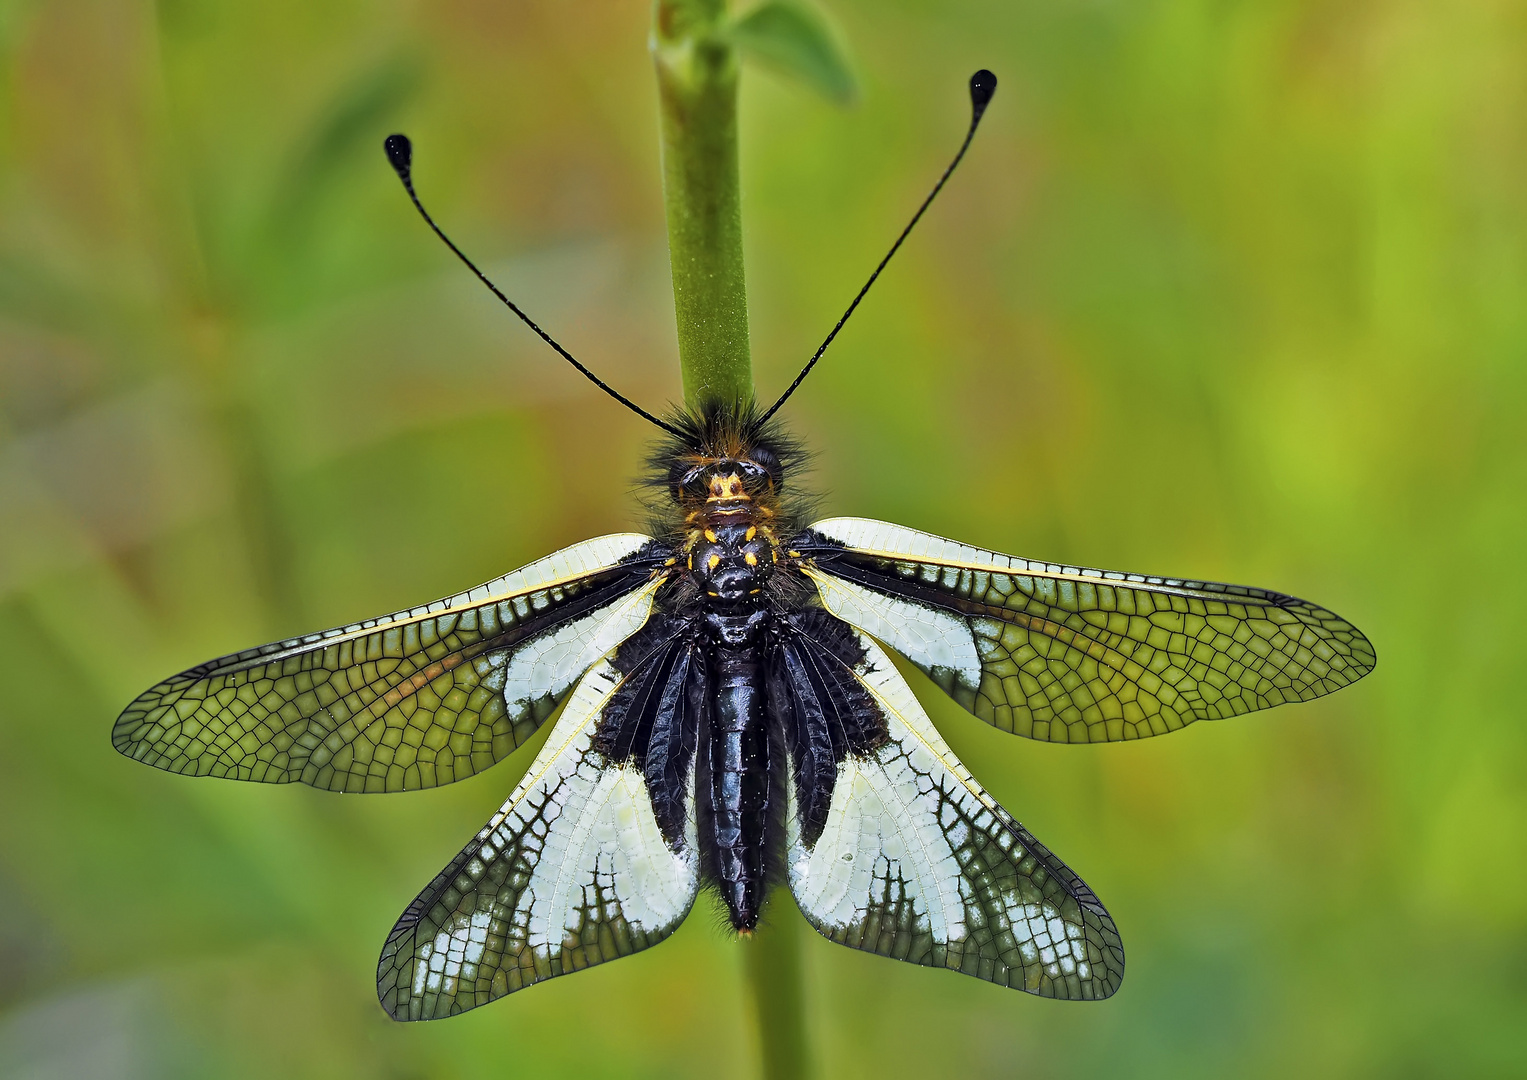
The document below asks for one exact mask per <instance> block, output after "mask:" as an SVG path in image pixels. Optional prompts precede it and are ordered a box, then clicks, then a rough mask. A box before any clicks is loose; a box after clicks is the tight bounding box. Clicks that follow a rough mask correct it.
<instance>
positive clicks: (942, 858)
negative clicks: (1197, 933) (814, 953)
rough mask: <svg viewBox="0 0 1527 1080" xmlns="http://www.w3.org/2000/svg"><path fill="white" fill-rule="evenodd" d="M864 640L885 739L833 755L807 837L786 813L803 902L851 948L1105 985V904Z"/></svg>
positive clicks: (1027, 978)
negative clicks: (820, 819) (961, 753)
mask: <svg viewBox="0 0 1527 1080" xmlns="http://www.w3.org/2000/svg"><path fill="white" fill-rule="evenodd" d="M860 638H861V642H862V644H863V646H864V649H865V653H866V658H865V661H864V662H863V663H862V664H861V665H860V667H859V669H858V670H857V672H856V674H857V675H858V676H859V678H860V680H861V682H862V683H863V684H864V686H865V687H866V688H867V689H868V690H869V691H870V693H871V694H872V695H873V696H874V698H875V700H876V702H877V703H878V704H879V705H880V707H881V709H882V710H883V712H884V715H885V718H886V722H887V726H888V728H889V734H890V738H889V739H888V740H887V742H886V743H885V744H884V745H882V746H881V747H880V748H879V749H878V750H876V751H874V752H872V753H871V754H869V755H866V756H865V757H862V758H859V759H855V758H852V757H850V758H847V759H845V760H844V761H843V762H842V763H841V764H840V765H839V768H838V777H837V782H836V785H835V786H834V788H833V794H832V802H831V805H830V809H829V811H828V816H827V822H826V824H825V826H824V828H823V830H822V833H821V836H820V837H819V838H818V839H817V841H816V843H815V844H813V845H810V846H808V845H807V844H806V843H805V841H804V839H803V837H802V836H801V832H800V827H799V824H798V822H797V819H796V816H795V815H794V814H793V813H792V814H791V815H790V816H789V818H788V821H789V824H788V826H787V829H788V844H789V854H788V862H789V872H790V886H791V889H792V891H793V892H794V893H795V897H796V901H797V902H798V903H799V905H800V907H801V911H802V912H803V913H804V914H805V915H806V917H807V918H808V919H809V920H810V921H811V922H812V924H813V925H814V926H816V928H817V929H818V931H820V932H821V933H822V934H823V935H824V936H826V937H828V938H830V939H832V940H833V941H837V942H839V943H841V944H845V945H849V946H851V947H854V948H859V949H865V950H868V951H871V952H877V953H880V954H882V955H886V956H892V957H895V958H897V959H902V960H909V961H911V962H913V963H919V964H928V965H933V966H937V967H947V968H952V969H955V970H959V971H963V972H966V973H967V974H971V975H976V976H978V977H980V978H984V979H988V980H990V981H992V982H997V983H1002V984H1004V985H1009V986H1013V987H1015V988H1018V989H1022V990H1027V991H1029V992H1030V993H1037V994H1043V995H1045V996H1048V997H1061V998H1101V997H1107V996H1108V995H1109V994H1111V993H1113V991H1114V990H1115V989H1117V987H1118V984H1119V981H1120V979H1121V978H1122V977H1123V952H1122V949H1121V948H1120V946H1119V939H1118V935H1117V932H1116V931H1115V930H1114V927H1113V922H1112V920H1111V919H1109V917H1108V914H1107V912H1106V911H1104V910H1103V907H1102V905H1101V904H1099V903H1098V902H1097V899H1096V897H1094V896H1093V895H1092V893H1091V891H1090V890H1088V889H1087V888H1086V886H1085V885H1083V884H1082V883H1081V881H1080V879H1078V878H1076V876H1075V875H1074V874H1072V873H1071V872H1070V871H1069V870H1068V869H1066V867H1065V866H1064V864H1062V863H1060V862H1059V861H1058V860H1056V859H1054V857H1053V856H1051V855H1050V853H1049V852H1048V851H1046V850H1045V849H1044V847H1043V846H1042V845H1040V844H1039V843H1038V842H1037V841H1035V840H1034V839H1033V837H1031V836H1029V834H1028V833H1027V832H1025V831H1024V830H1023V829H1022V827H1021V826H1019V825H1018V824H1017V823H1016V822H1015V821H1013V819H1012V818H1011V816H1009V815H1008V814H1007V812H1006V811H1005V810H1003V809H1002V808H1001V807H1000V806H999V805H998V804H997V803H996V801H995V800H993V799H992V797H991V796H990V795H988V794H987V793H986V791H985V790H983V789H982V788H981V786H980V785H979V784H977V783H976V782H975V780H974V779H973V778H972V777H971V775H970V773H969V772H967V771H966V769H965V767H964V766H963V765H961V764H960V762H959V760H958V759H957V758H956V757H955V756H954V754H953V752H952V751H951V750H950V749H949V747H948V746H947V745H946V744H945V743H944V741H943V739H942V738H940V737H939V734H938V732H937V731H936V730H934V728H933V725H932V723H931V722H930V721H929V720H928V717H927V715H926V714H925V713H924V712H923V710H922V708H921V706H919V705H918V703H917V699H916V698H915V697H913V695H912V692H911V690H910V689H909V688H908V687H907V684H906V682H905V681H904V680H903V679H902V677H901V675H900V674H899V673H898V672H897V671H896V669H895V668H894V667H893V666H892V665H891V663H890V661H889V660H888V659H887V658H886V656H885V654H884V653H883V652H882V651H881V650H880V649H879V648H878V647H877V646H876V645H875V644H874V642H872V641H870V640H869V639H868V638H867V637H864V636H863V635H862V634H861V635H860ZM792 794H793V791H792Z"/></svg>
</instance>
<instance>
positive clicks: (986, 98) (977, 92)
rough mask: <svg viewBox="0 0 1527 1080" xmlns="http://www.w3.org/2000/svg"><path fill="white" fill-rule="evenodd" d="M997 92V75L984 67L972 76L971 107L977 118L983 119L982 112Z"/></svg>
mask: <svg viewBox="0 0 1527 1080" xmlns="http://www.w3.org/2000/svg"><path fill="white" fill-rule="evenodd" d="M996 92H997V76H995V75H993V74H992V73H991V72H990V71H987V70H986V69H985V68H982V69H981V70H980V71H978V72H976V73H975V74H974V75H972V76H971V77H970V107H971V109H972V110H974V112H975V117H974V118H975V119H977V120H979V119H981V114H982V113H984V112H985V111H986V106H988V105H990V104H991V99H992V96H993V95H994V94H996Z"/></svg>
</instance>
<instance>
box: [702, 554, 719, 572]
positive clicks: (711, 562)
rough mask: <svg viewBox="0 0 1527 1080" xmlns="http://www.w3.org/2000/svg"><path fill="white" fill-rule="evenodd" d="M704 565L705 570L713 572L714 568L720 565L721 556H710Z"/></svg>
mask: <svg viewBox="0 0 1527 1080" xmlns="http://www.w3.org/2000/svg"><path fill="white" fill-rule="evenodd" d="M705 565H706V567H707V568H709V569H711V570H714V569H715V568H716V567H718V566H720V565H721V556H720V555H712V556H711V557H710V558H709V559H708V560H707V561H706V563H705Z"/></svg>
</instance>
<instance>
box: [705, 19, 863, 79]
mask: <svg viewBox="0 0 1527 1080" xmlns="http://www.w3.org/2000/svg"><path fill="white" fill-rule="evenodd" d="M727 36H728V37H729V38H730V39H731V41H732V43H733V44H734V45H735V46H736V47H737V49H738V51H739V52H741V53H742V55H743V56H744V57H746V58H747V59H749V60H756V61H758V62H759V63H760V64H763V65H764V66H765V67H770V68H773V69H774V70H775V71H777V72H779V73H780V74H782V75H787V76H790V77H791V78H794V79H797V80H799V81H800V82H802V83H805V84H806V85H807V86H809V87H811V88H812V89H813V90H815V91H817V92H818V93H820V94H821V95H822V96H824V97H826V98H827V99H828V100H830V101H835V102H837V103H838V104H840V105H847V104H849V103H851V102H852V101H853V100H854V99H855V98H856V97H858V94H859V88H858V85H857V83H856V82H855V80H854V73H853V71H852V69H850V68H849V66H848V58H847V57H846V56H844V54H843V48H842V46H841V45H839V43H838V38H837V35H835V34H834V33H833V31H832V28H831V27H830V26H829V25H828V23H827V18H826V16H824V15H823V14H822V12H821V11H819V10H817V9H816V8H815V7H813V6H811V5H809V4H806V3H802V2H801V0H764V2H763V3H762V4H759V5H758V6H757V7H755V8H753V9H752V10H751V11H749V12H748V13H747V14H746V15H743V16H742V17H741V18H739V19H737V20H736V21H734V22H733V23H732V25H731V26H730V27H729V28H728V30H727Z"/></svg>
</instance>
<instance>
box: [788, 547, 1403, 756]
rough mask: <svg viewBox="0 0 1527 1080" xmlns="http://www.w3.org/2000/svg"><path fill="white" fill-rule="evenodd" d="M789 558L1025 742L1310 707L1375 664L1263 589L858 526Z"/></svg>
mask: <svg viewBox="0 0 1527 1080" xmlns="http://www.w3.org/2000/svg"><path fill="white" fill-rule="evenodd" d="M797 544H798V546H799V548H800V549H801V553H802V554H803V555H805V556H807V557H809V558H810V559H811V560H812V561H811V562H809V563H807V564H806V565H805V570H806V572H807V574H808V575H810V576H811V577H812V579H813V580H814V581H815V582H816V584H817V588H818V590H819V591H820V593H821V597H822V602H823V603H824V604H825V605H826V606H827V608H828V610H830V611H832V612H833V614H835V615H837V616H838V617H839V618H841V619H843V620H845V621H847V622H849V623H852V624H853V625H855V626H857V627H860V628H861V629H863V630H865V631H867V632H869V633H870V634H872V635H874V636H875V637H876V638H878V639H879V640H881V641H883V642H885V643H886V644H887V645H889V646H890V647H891V648H893V649H895V650H896V651H897V652H899V653H901V654H903V655H904V656H906V657H907V658H908V659H909V660H911V661H912V662H913V663H914V664H916V665H917V666H918V667H920V668H922V669H923V670H924V671H926V672H927V673H928V674H929V675H930V676H931V677H932V678H933V680H934V682H936V683H937V684H938V685H939V686H940V687H942V688H943V689H944V690H945V691H946V692H947V693H948V694H949V695H950V696H951V697H953V698H954V699H955V700H956V701H958V702H959V703H960V704H961V705H963V706H965V708H967V709H969V710H970V711H971V712H973V713H974V714H975V715H976V716H978V717H980V718H981V719H983V720H985V721H987V722H988V723H990V724H992V725H994V726H996V727H999V728H1001V729H1003V730H1004V731H1011V732H1014V733H1016V734H1019V735H1025V736H1028V737H1029V738H1032V739H1042V740H1047V741H1050V742H1112V741H1117V740H1121V739H1138V738H1144V737H1146V736H1149V735H1160V734H1162V733H1164V732H1167V731H1174V730H1176V729H1177V728H1180V727H1183V726H1185V725H1187V724H1191V723H1192V722H1193V721H1195V720H1217V719H1222V718H1224V717H1228V716H1238V715H1240V714H1241V713H1247V712H1252V711H1254V710H1257V709H1267V708H1271V707H1272V706H1274V705H1279V704H1282V703H1284V702H1289V701H1309V700H1310V699H1311V698H1317V697H1321V696H1322V695H1325V694H1329V693H1331V692H1332V691H1335V690H1339V689H1341V688H1342V687H1343V686H1347V685H1348V684H1350V683H1353V682H1355V681H1357V680H1358V679H1360V678H1362V677H1363V676H1364V675H1366V674H1367V673H1368V672H1369V671H1371V670H1373V665H1374V662H1375V657H1374V651H1373V646H1372V645H1371V644H1370V643H1369V642H1368V639H1367V638H1365V637H1364V636H1363V635H1362V633H1361V631H1359V630H1358V629H1357V628H1356V627H1354V626H1353V625H1352V624H1350V623H1348V622H1346V621H1345V620H1343V619H1342V618H1340V617H1339V616H1337V615H1335V614H1334V613H1332V612H1330V611H1327V610H1326V609H1324V608H1322V607H1319V606H1318V605H1315V604H1312V603H1310V602H1309V601H1307V600H1300V599H1298V598H1297V597H1293V596H1285V595H1284V594H1282V593H1275V592H1269V591H1267V590H1265V589H1256V588H1251V587H1249V586H1244V585H1222V584H1217V583H1214V582H1204V581H1185V580H1178V579H1175V578H1156V577H1146V576H1144V575H1140V574H1122V573H1116V572H1113V571H1108V570H1089V569H1086V568H1083V567H1075V566H1060V565H1056V564H1053V563H1040V562H1031V561H1029V560H1026V559H1018V558H1014V557H1013V556H1010V555H1000V554H998V553H996V552H992V551H983V550H982V549H980V548H974V547H969V546H967V545H965V544H959V543H956V542H954V541H952V540H944V539H942V538H940V537H937V536H932V535H929V534H928V533H921V532H917V531H915V530H913V529H907V528H903V527H902V526H899V525H892V524H888V523H886V522H882V521H869V520H866V519H863V518H832V519H829V520H827V521H821V522H818V523H817V524H815V525H813V526H812V527H811V529H810V530H808V532H807V533H806V534H805V535H804V536H802V537H801V538H800V539H799V541H798V542H797ZM813 563H814V565H813Z"/></svg>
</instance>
